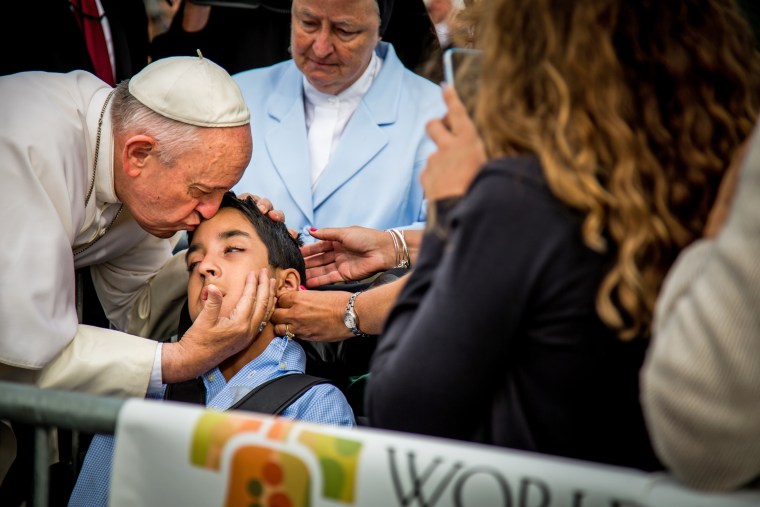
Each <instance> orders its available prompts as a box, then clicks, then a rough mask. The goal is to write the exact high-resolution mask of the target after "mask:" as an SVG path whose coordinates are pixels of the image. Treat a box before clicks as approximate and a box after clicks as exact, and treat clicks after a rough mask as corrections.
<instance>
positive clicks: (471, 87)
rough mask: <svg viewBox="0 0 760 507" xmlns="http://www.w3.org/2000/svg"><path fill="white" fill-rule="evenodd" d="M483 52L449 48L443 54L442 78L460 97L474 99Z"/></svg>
mask: <svg viewBox="0 0 760 507" xmlns="http://www.w3.org/2000/svg"><path fill="white" fill-rule="evenodd" d="M482 60H483V51H482V50H480V49H470V48H449V49H447V50H446V51H444V52H443V77H444V79H445V80H446V82H447V83H448V84H449V85H451V86H453V87H454V89H455V90H456V91H457V93H458V94H459V96H460V97H462V98H464V97H474V96H475V93H476V92H477V83H478V81H480V71H481V69H482Z"/></svg>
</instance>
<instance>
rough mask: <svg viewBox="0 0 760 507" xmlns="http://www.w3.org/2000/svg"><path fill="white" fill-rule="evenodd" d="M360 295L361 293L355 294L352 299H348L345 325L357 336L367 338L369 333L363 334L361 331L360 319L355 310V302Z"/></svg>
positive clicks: (344, 318)
mask: <svg viewBox="0 0 760 507" xmlns="http://www.w3.org/2000/svg"><path fill="white" fill-rule="evenodd" d="M359 294H361V292H354V293H353V294H351V297H350V298H348V304H347V305H346V312H345V313H344V314H343V323H344V324H345V325H346V327H347V328H348V329H350V330H351V332H352V333H354V334H355V335H356V336H362V337H364V338H366V337H367V336H369V335H368V334H367V333H362V332H361V331H360V330H359V317H357V315H356V311H355V310H354V301H355V300H356V296H358V295H359Z"/></svg>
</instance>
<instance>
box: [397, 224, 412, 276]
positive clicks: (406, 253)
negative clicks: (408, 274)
mask: <svg viewBox="0 0 760 507" xmlns="http://www.w3.org/2000/svg"><path fill="white" fill-rule="evenodd" d="M399 235H400V236H401V245H402V246H403V247H404V256H405V257H406V259H405V260H404V261H403V262H404V264H405V265H404V266H401V267H403V268H411V267H412V258H411V257H410V256H409V248H408V247H407V246H406V238H405V237H404V230H403V229H401V231H399Z"/></svg>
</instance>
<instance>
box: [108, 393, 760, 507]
mask: <svg viewBox="0 0 760 507" xmlns="http://www.w3.org/2000/svg"><path fill="white" fill-rule="evenodd" d="M116 435H117V438H116V453H115V463H114V470H113V472H114V473H113V480H112V484H111V504H110V505H111V506H113V507H122V506H130V507H133V506H143V505H144V506H171V505H177V506H183V507H189V506H203V507H212V506H220V507H221V506H224V507H237V506H241V507H242V506H245V507H252V506H260V507H306V506H314V507H319V506H330V507H337V506H340V507H347V506H362V507H364V506H366V507H372V506H377V507H389V506H401V507H407V506H419V507H448V506H452V507H487V506H505V507H559V506H567V507H643V506H652V507H656V506H662V507H678V506H704V507H716V506H734V505H735V506H744V505H747V506H749V505H755V506H756V505H760V493H751V492H743V493H737V494H732V495H704V494H699V493H696V492H693V491H690V490H687V489H685V488H682V487H680V486H678V485H677V484H675V483H674V482H673V481H672V480H671V479H669V478H668V477H666V476H664V475H662V474H646V473H642V472H639V471H635V470H628V469H624V468H615V467H608V466H602V465H596V464H591V463H585V462H580V461H574V460H566V459H561V458H552V457H547V456H542V455H537V454H531V453H525V452H519V451H513V450H507V449H500V448H496V447H490V446H482V445H474V444H467V443H461V442H456V441H452V440H444V439H435V438H429V437H422V436H416V435H409V434H404V433H396V432H389V431H381V430H374V429H366V428H357V429H351V428H336V427H330V426H322V425H316V424H311V423H300V422H294V421H290V420H287V419H283V418H273V417H268V416H260V417H259V416H255V415H252V414H251V413H246V412H237V411H236V412H214V411H209V410H203V409H201V408H198V407H193V406H188V405H184V404H178V403H171V402H158V401H151V400H130V401H128V402H127V403H126V404H125V405H124V408H123V409H122V411H121V414H120V416H119V422H118V425H117V432H116Z"/></svg>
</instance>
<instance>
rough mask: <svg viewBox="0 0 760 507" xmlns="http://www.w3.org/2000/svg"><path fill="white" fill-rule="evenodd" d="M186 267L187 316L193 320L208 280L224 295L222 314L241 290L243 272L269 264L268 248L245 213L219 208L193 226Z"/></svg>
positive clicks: (204, 296) (229, 309)
mask: <svg viewBox="0 0 760 507" xmlns="http://www.w3.org/2000/svg"><path fill="white" fill-rule="evenodd" d="M187 267H188V270H189V271H190V280H189V281H188V284H187V299H188V306H189V309H190V318H191V319H192V320H195V318H196V317H197V316H198V314H200V312H201V310H202V309H203V306H204V305H205V304H206V299H207V298H208V289H207V286H208V285H209V284H211V283H213V284H214V285H216V286H217V287H218V288H219V290H221V291H222V294H223V295H224V296H225V297H224V299H223V300H222V308H221V311H220V313H219V316H220V317H226V316H228V315H229V314H230V312H232V310H233V308H234V307H235V304H236V303H237V301H238V300H239V299H240V296H241V295H242V294H243V287H244V286H245V278H246V275H247V274H248V273H249V272H250V271H254V272H258V271H260V270H261V268H264V267H269V260H268V250H267V247H266V246H265V245H264V243H263V242H262V241H261V239H259V236H258V234H256V230H255V229H254V228H253V225H251V222H250V221H248V219H247V218H246V217H245V215H243V214H242V213H241V212H240V211H238V210H236V209H234V208H222V209H221V210H219V212H218V213H217V214H216V215H214V217H213V218H210V219H208V220H205V221H203V222H201V223H200V225H199V226H198V228H197V229H196V230H195V232H194V234H193V241H192V243H191V244H190V247H189V248H188V250H187ZM227 296H229V297H227Z"/></svg>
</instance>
